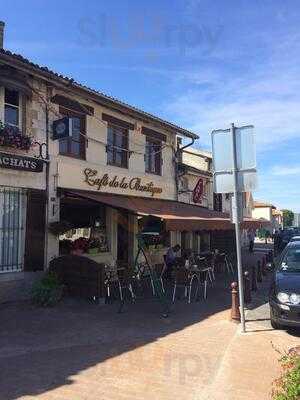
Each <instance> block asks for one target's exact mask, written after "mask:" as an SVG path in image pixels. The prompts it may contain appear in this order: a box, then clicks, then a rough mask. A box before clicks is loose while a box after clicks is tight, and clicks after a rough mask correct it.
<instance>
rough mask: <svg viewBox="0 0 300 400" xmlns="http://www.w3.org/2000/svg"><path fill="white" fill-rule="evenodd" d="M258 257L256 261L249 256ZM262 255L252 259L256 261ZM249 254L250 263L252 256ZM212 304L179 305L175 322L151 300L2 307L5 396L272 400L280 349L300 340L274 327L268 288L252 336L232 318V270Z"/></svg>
mask: <svg viewBox="0 0 300 400" xmlns="http://www.w3.org/2000/svg"><path fill="white" fill-rule="evenodd" d="M247 257H249V258H247ZM257 257H261V253H257V254H255V255H254V257H253V256H252V255H249V254H248V255H247V254H245V255H244V263H245V264H247V263H248V264H251V265H253V263H254V262H255V261H256V258H257ZM247 260H248V261H247ZM223 278H224V280H223V279H222V277H221V276H218V277H217V282H216V283H215V285H214V287H213V288H212V289H210V290H209V293H208V299H207V301H204V300H201V301H200V302H193V303H192V304H187V303H186V302H185V301H177V302H176V303H175V304H174V306H173V307H172V308H173V310H172V313H171V315H170V317H169V318H167V319H163V318H161V314H160V312H159V306H158V304H155V303H154V301H153V299H145V301H143V302H137V303H136V304H134V305H128V306H127V307H126V311H125V312H124V313H123V314H117V313H116V310H117V308H118V305H116V304H113V305H103V306H96V305H91V304H87V303H86V302H80V301H74V300H71V299H70V300H69V299H66V301H65V302H63V303H62V304H60V305H59V306H57V307H55V308H52V309H40V308H35V307H33V306H31V305H29V304H19V305H2V306H1V307H0V318H1V322H2V328H1V330H0V370H1V385H0V398H1V399H5V400H15V399H18V400H106V399H107V400H153V399H155V400H156V399H157V400H183V399H184V400H221V399H222V400H224V399H225V400H226V399H230V400H234V399H237V400H243V399H248V400H249V399H250V400H252V399H256V400H265V399H269V392H270V387H271V382H272V380H273V378H275V377H276V375H277V372H278V365H277V359H278V354H277V353H276V352H275V351H274V349H273V348H272V344H271V341H272V342H274V344H275V346H278V347H280V348H284V349H287V348H289V347H292V346H293V345H294V344H295V343H297V342H299V338H298V337H295V336H292V335H291V334H290V333H289V334H288V333H286V332H280V331H278V332H277V331H276V332H275V331H272V330H269V329H271V327H270V326H269V325H268V324H269V322H268V321H267V320H265V319H267V318H268V308H267V306H266V305H264V302H265V294H264V293H265V290H263V287H264V288H265V289H266V288H267V286H268V283H267V282H264V284H263V286H262V284H260V286H259V291H258V293H257V298H256V302H255V303H254V306H253V307H252V308H253V309H251V310H249V311H248V312H247V318H248V319H249V320H253V321H251V322H248V323H247V329H248V331H249V332H248V333H246V334H241V333H239V329H238V325H236V324H235V323H232V322H231V321H230V320H229V307H230V291H229V283H230V280H231V278H230V277H229V276H226V275H225V277H223Z"/></svg>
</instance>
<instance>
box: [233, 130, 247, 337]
mask: <svg viewBox="0 0 300 400" xmlns="http://www.w3.org/2000/svg"><path fill="white" fill-rule="evenodd" d="M231 136H232V150H233V171H232V172H233V178H234V179H233V182H234V192H233V199H232V200H233V205H232V215H233V220H234V223H235V237H236V253H237V269H238V282H239V299H240V314H241V324H242V331H243V333H244V332H246V325H245V309H244V282H243V268H242V252H241V233H240V221H239V212H238V211H239V209H238V208H239V202H238V169H237V155H236V137H235V126H234V124H231Z"/></svg>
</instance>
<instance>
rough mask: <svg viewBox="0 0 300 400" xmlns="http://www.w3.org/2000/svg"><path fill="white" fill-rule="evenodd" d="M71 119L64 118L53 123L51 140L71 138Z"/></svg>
mask: <svg viewBox="0 0 300 400" xmlns="http://www.w3.org/2000/svg"><path fill="white" fill-rule="evenodd" d="M72 129H73V123H72V118H69V117H64V118H61V119H58V120H56V121H54V122H53V135H52V139H53V140H58V139H64V138H66V137H69V136H72Z"/></svg>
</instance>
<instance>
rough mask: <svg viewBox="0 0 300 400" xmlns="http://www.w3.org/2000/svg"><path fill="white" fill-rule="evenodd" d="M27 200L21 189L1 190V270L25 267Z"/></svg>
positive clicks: (10, 270)
mask: <svg viewBox="0 0 300 400" xmlns="http://www.w3.org/2000/svg"><path fill="white" fill-rule="evenodd" d="M26 200H27V196H26V192H25V191H23V190H21V189H12V188H1V190H0V243H1V245H0V272H12V271H21V270H22V269H23V259H24V242H25V217H26Z"/></svg>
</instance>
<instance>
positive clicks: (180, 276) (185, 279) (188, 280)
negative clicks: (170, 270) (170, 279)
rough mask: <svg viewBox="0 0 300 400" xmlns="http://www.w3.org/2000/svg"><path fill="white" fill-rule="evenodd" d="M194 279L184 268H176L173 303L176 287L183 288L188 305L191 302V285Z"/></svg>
mask: <svg viewBox="0 0 300 400" xmlns="http://www.w3.org/2000/svg"><path fill="white" fill-rule="evenodd" d="M194 279H195V278H194V277H192V274H191V273H190V272H189V271H188V270H187V269H186V268H184V267H182V266H181V267H177V268H176V269H175V276H174V287H173V298H172V301H173V303H174V302H175V296H176V290H177V288H178V287H182V288H184V297H188V303H190V302H191V292H192V284H193V280H194Z"/></svg>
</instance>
